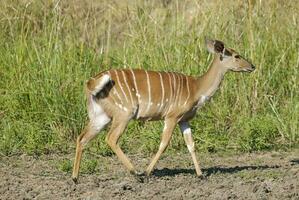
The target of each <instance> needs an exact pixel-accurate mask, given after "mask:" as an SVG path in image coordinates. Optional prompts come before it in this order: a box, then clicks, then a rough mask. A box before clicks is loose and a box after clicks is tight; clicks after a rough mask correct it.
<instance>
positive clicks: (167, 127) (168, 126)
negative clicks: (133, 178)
mask: <svg viewBox="0 0 299 200" xmlns="http://www.w3.org/2000/svg"><path fill="white" fill-rule="evenodd" d="M175 125H176V120H173V119H167V120H165V123H164V130H163V133H162V138H161V143H160V147H159V150H158V152H157V153H156V155H155V156H154V158H153V159H152V161H151V163H150V164H149V166H148V167H147V169H146V175H147V176H149V175H150V174H151V172H152V170H153V168H154V166H155V165H156V163H157V161H158V160H159V158H160V156H161V154H162V153H163V152H164V151H165V149H166V147H167V146H168V144H169V141H170V139H171V135H172V132H173V130H174V128H175Z"/></svg>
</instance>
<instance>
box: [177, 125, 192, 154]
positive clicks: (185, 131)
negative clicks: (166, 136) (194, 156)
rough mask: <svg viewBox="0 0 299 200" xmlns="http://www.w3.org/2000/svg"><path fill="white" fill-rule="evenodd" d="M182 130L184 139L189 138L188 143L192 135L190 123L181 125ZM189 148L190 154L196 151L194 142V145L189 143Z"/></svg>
mask: <svg viewBox="0 0 299 200" xmlns="http://www.w3.org/2000/svg"><path fill="white" fill-rule="evenodd" d="M180 129H181V132H182V133H183V135H184V138H186V137H187V138H188V139H187V141H191V139H192V133H191V128H190V126H189V124H188V122H182V123H180ZM190 137H191V138H190ZM187 148H188V150H189V152H192V151H194V142H192V144H189V143H187Z"/></svg>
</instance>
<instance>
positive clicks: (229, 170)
mask: <svg viewBox="0 0 299 200" xmlns="http://www.w3.org/2000/svg"><path fill="white" fill-rule="evenodd" d="M297 162H298V160H297ZM279 167H280V166H278V165H273V166H269V165H260V166H235V167H222V166H217V167H210V168H205V169H202V171H203V174H204V176H207V177H208V176H211V175H212V174H217V173H220V174H233V173H238V172H240V171H243V170H265V169H275V168H279ZM178 174H194V175H195V170H194V169H169V168H163V169H156V170H154V172H153V176H156V177H164V176H176V175H178Z"/></svg>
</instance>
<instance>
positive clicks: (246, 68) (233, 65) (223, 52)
mask: <svg viewBox="0 0 299 200" xmlns="http://www.w3.org/2000/svg"><path fill="white" fill-rule="evenodd" d="M206 46H207V49H208V51H209V52H210V53H213V54H216V59H217V61H218V62H219V63H218V66H220V67H223V68H225V69H227V70H230V71H234V72H252V71H254V69H255V66H254V65H253V64H251V63H250V62H249V61H248V60H246V59H245V58H244V57H242V56H241V55H240V54H239V53H238V52H236V51H235V50H233V49H231V48H227V47H225V45H224V43H223V42H222V41H219V40H210V39H206Z"/></svg>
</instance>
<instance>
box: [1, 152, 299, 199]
mask: <svg viewBox="0 0 299 200" xmlns="http://www.w3.org/2000/svg"><path fill="white" fill-rule="evenodd" d="M72 156H73V155H47V156H42V157H38V158H34V157H30V156H25V155H24V156H12V157H5V156H3V155H2V156H1V158H0V199H106V200H107V199H299V151H298V150H294V151H292V152H283V153H281V152H268V153H252V154H240V155H222V156H221V155H215V154H212V155H211V154H202V155H198V157H199V159H200V161H201V167H202V170H203V172H204V174H205V179H199V178H197V177H196V175H195V171H194V168H193V164H192V161H191V158H190V156H189V155H188V154H177V155H164V157H162V158H161V160H160V161H159V162H158V165H157V167H156V170H155V171H154V173H153V175H152V176H151V177H150V178H148V179H144V180H143V182H140V181H138V180H137V179H135V178H134V177H133V176H131V175H129V174H128V173H127V172H126V171H125V170H124V168H123V166H122V165H121V164H120V163H119V161H118V160H117V158H116V157H99V158H97V159H99V160H100V163H102V164H103V165H100V166H98V168H99V169H98V172H96V173H93V174H82V173H81V174H80V175H81V176H80V178H79V182H78V184H77V185H76V184H74V183H73V182H72V180H71V174H70V173H66V172H62V171H60V170H58V167H57V163H59V161H61V160H62V159H72ZM130 158H131V159H132V161H133V162H134V163H135V164H136V166H137V168H138V169H144V168H145V166H146V164H147V163H148V158H146V159H145V158H142V157H140V156H130Z"/></svg>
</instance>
